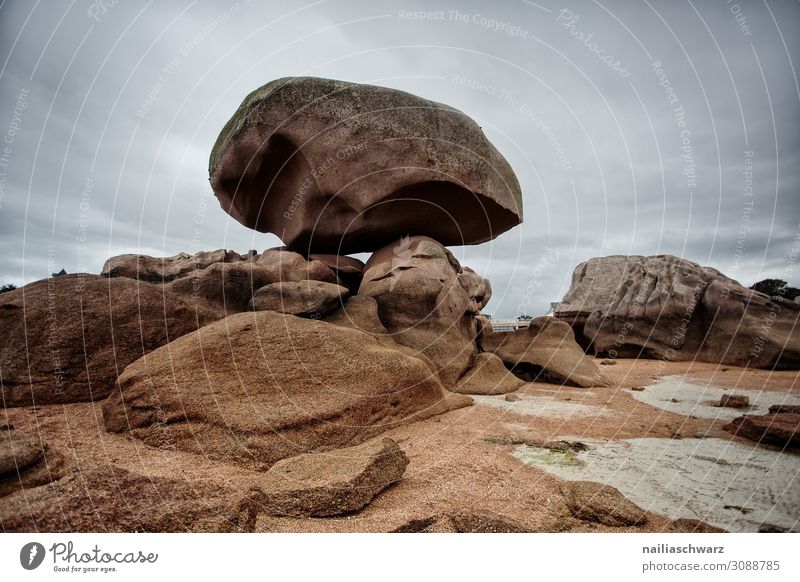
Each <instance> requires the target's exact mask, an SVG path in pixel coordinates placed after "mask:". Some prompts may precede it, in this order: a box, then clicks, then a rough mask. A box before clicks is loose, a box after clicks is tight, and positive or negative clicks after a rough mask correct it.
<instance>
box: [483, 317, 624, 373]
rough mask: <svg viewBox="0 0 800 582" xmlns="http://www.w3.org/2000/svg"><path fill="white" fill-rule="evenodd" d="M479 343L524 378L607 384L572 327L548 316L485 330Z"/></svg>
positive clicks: (485, 350)
mask: <svg viewBox="0 0 800 582" xmlns="http://www.w3.org/2000/svg"><path fill="white" fill-rule="evenodd" d="M479 345H480V348H481V350H483V351H484V352H489V353H492V354H494V355H496V356H497V357H498V358H500V359H501V360H502V361H503V362H504V363H505V365H506V366H507V367H509V368H510V369H511V370H512V371H513V372H514V373H515V374H517V375H518V376H519V377H521V378H523V379H525V380H529V381H533V380H540V381H544V382H554V383H568V384H573V385H576V386H582V387H586V388H588V387H591V386H605V385H607V384H608V383H607V381H606V380H605V379H604V378H603V375H602V373H601V372H600V368H599V367H598V366H597V365H595V363H594V360H593V359H592V358H590V357H588V356H587V355H586V354H585V353H584V352H583V350H582V349H581V347H580V346H579V345H578V344H577V342H576V341H575V335H574V334H573V332H572V328H570V326H569V325H567V324H566V323H564V322H561V321H557V320H556V319H553V318H552V317H537V318H535V319H532V320H531V322H530V325H529V326H528V327H523V328H520V329H518V330H516V331H510V332H490V333H485V334H483V335H482V336H481V338H480V340H479Z"/></svg>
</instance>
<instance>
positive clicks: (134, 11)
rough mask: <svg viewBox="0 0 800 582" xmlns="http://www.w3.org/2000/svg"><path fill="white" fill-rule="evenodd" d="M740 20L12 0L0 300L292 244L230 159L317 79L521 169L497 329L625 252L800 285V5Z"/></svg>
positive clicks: (2, 58) (332, 4)
mask: <svg viewBox="0 0 800 582" xmlns="http://www.w3.org/2000/svg"><path fill="white" fill-rule="evenodd" d="M737 1H738V4H737V3H736V2H733V1H731V2H726V1H725V0H706V1H693V2H689V1H686V2H684V1H675V0H658V1H653V0H649V1H648V0H642V1H638V0H637V1H624V0H620V1H606V2H602V3H601V2H591V1H587V2H575V1H572V0H561V1H560V2H553V1H550V0H541V1H538V2H536V3H534V2H528V1H524V0H520V1H516V0H507V1H504V2H491V3H490V2H463V1H459V2H456V1H455V0H446V1H441V2H436V1H429V2H405V1H400V2H382V1H364V0H360V1H353V0H330V1H318V2H313V3H307V4H306V3H302V2H297V3H290V2H286V1H285V0H282V1H272V2H270V1H264V2H262V1H259V2H252V3H249V2H246V1H244V0H242V1H240V2H233V3H231V2H210V1H207V2H202V1H198V2H188V1H185V2H182V1H174V2H161V3H158V4H157V3H155V2H150V3H147V4H145V3H143V2H132V1H128V0H118V1H117V2H116V3H115V2H114V1H113V0H105V2H103V1H102V0H96V1H95V2H90V1H88V0H75V1H73V2H66V1H64V2H38V1H37V2H34V1H31V0H20V1H5V2H3V3H2V5H0V63H2V69H0V133H2V134H3V137H2V139H3V143H2V144H0V245H2V247H1V248H2V252H0V283H4V282H11V283H15V284H18V285H20V284H23V283H26V282H30V281H33V280H36V279H39V278H42V277H45V276H47V275H48V274H49V273H50V272H51V271H58V270H59V269H61V268H62V267H63V268H65V269H66V270H67V271H68V272H77V271H88V272H95V273H98V272H99V271H100V269H101V267H102V264H103V262H104V261H105V259H106V258H107V257H109V256H112V255H115V254H120V253H144V254H151V255H172V254H175V253H178V252H181V251H186V252H195V251H197V250H210V249H216V248H222V247H225V248H231V249H234V250H237V251H240V252H245V251H246V250H248V249H251V248H255V249H259V250H263V249H266V248H269V247H272V246H276V245H279V244H280V241H279V240H278V239H277V238H276V237H274V236H272V235H269V234H262V233H257V232H255V231H251V230H249V229H247V228H245V227H244V226H242V225H240V224H239V223H238V222H236V221H235V220H234V219H232V218H230V217H229V216H228V215H227V214H225V213H224V212H223V211H222V210H221V209H220V207H219V204H218V203H217V201H216V199H215V198H214V196H213V193H212V192H211V190H210V187H209V183H208V156H209V153H210V151H211V147H212V145H213V143H214V141H215V140H216V137H217V135H218V133H219V131H220V129H221V128H222V126H223V125H224V123H225V122H226V121H227V119H228V118H229V117H230V116H231V114H232V113H233V112H234V110H235V109H236V107H237V106H238V104H239V103H240V101H241V100H242V98H243V97H244V96H245V95H246V94H247V93H248V92H250V91H251V90H253V89H254V88H256V87H259V86H261V85H263V84H264V83H266V82H268V81H270V80H273V79H275V78H278V77H283V76H291V75H311V76H320V77H331V78H337V79H344V80H348V81H355V82H360V83H372V84H377V85H384V86H387V87H395V88H398V89H403V90H405V91H409V92H412V93H415V94H417V95H420V96H423V97H426V98H429V99H433V100H435V101H440V102H443V103H446V104H448V105H451V106H454V107H456V108H459V109H461V110H462V111H464V112H465V113H467V114H468V115H470V116H472V117H473V118H474V119H476V120H477V121H478V123H479V124H480V125H481V127H482V128H483V129H484V131H485V132H486V134H487V136H488V137H489V139H490V140H492V141H493V143H494V144H495V145H496V146H497V148H498V149H499V150H500V151H501V152H502V153H503V155H504V156H505V157H506V158H507V159H508V161H509V162H510V164H511V166H512V167H513V169H514V171H515V172H516V174H517V176H518V177H519V181H520V183H521V185H522V190H523V194H524V209H525V221H524V223H523V224H522V225H521V226H519V227H517V228H515V229H513V230H511V231H509V232H507V233H505V234H503V235H502V236H500V237H499V238H497V239H496V240H494V241H492V242H490V243H485V244H483V245H478V246H469V247H459V248H455V249H453V250H454V252H455V253H456V255H457V256H458V257H459V258H460V259H461V261H462V263H463V264H465V265H469V266H472V267H473V268H474V269H475V270H476V271H478V272H479V273H481V274H483V275H485V276H487V277H489V278H490V280H491V282H492V285H493V288H494V297H493V299H492V301H491V303H490V304H489V306H488V308H487V309H486V310H485V311H487V312H489V313H492V314H493V315H494V316H495V317H511V316H514V315H516V314H518V313H523V312H527V313H530V314H532V315H536V314H541V313H544V312H545V311H546V310H547V307H548V305H549V302H550V301H557V300H558V299H560V298H561V297H562V295H563V294H564V292H565V291H566V289H567V288H568V286H569V280H570V277H571V274H572V271H573V269H574V267H575V266H576V265H577V264H578V263H579V262H581V261H583V260H586V259H588V258H590V257H594V256H601V255H610V254H645V255H650V254H674V255H679V256H682V257H685V258H688V259H690V260H693V261H696V262H698V263H701V264H704V265H710V266H713V267H716V268H717V269H719V270H721V271H723V272H724V273H726V274H727V275H729V276H731V277H733V278H735V279H737V280H739V281H740V282H741V283H743V284H745V285H750V284H752V283H753V282H755V281H757V280H760V279H762V278H764V277H768V276H769V277H779V278H783V279H788V280H789V281H790V283H793V284H795V285H797V284H798V283H800V266H798V265H797V264H796V262H797V260H798V257H797V244H798V243H795V250H794V252H793V250H792V249H793V247H792V245H793V241H794V240H795V239H796V237H798V236H800V226H799V225H798V223H799V222H800V188H799V187H798V186H799V185H798V181H799V178H800V159H798V156H799V155H800V143H799V141H800V90H799V89H798V79H797V72H796V68H795V67H796V65H797V64H798V63H800V35H798V30H800V3H798V2H797V1H789V0H785V1H777V0H769V2H755V1H753V2H749V1H746V0H737ZM420 11H427V14H420ZM2 148H5V149H2ZM748 152H751V153H748ZM750 166H752V175H751V176H750V175H749V174H746V172H747V171H748V169H749V168H750ZM749 178H751V179H752V182H749V181H748V179H749ZM750 186H752V190H750V189H749V187H750ZM198 224H199V228H197V226H198Z"/></svg>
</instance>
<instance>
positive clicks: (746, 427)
mask: <svg viewBox="0 0 800 582" xmlns="http://www.w3.org/2000/svg"><path fill="white" fill-rule="evenodd" d="M773 410H775V412H773ZM722 428H723V429H725V430H727V431H728V432H730V433H732V434H735V435H736V436H740V437H744V438H746V439H749V440H751V441H755V442H757V443H764V444H768V445H772V446H776V447H780V448H782V449H800V411H795V412H781V411H780V408H775V409H773V408H770V413H769V414H758V415H756V414H745V415H744V416H739V417H737V418H734V419H733V420H732V421H731V422H730V423H728V424H726V425H725V426H723V427H722Z"/></svg>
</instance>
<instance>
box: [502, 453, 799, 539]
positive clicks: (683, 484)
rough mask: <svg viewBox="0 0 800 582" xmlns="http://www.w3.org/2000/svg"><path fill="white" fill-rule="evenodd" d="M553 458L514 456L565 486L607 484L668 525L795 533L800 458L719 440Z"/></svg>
mask: <svg viewBox="0 0 800 582" xmlns="http://www.w3.org/2000/svg"><path fill="white" fill-rule="evenodd" d="M582 440H583V442H584V443H586V444H587V445H589V447H590V448H589V450H586V451H578V452H572V451H570V452H569V454H566V455H565V454H554V453H553V452H551V451H547V450H544V449H541V448H538V447H531V446H528V445H520V446H518V447H517V448H516V449H515V450H514V453H513V454H514V456H515V457H517V458H518V459H519V460H521V461H522V462H523V463H525V464H527V465H531V466H535V467H538V468H540V469H542V470H544V471H546V472H548V473H550V474H552V475H555V476H556V477H559V478H561V479H566V480H570V481H574V480H586V481H596V482H599V483H605V484H608V485H612V486H613V487H616V488H617V489H619V490H620V491H621V492H622V493H623V494H624V495H625V496H626V497H627V498H628V499H630V500H631V501H633V502H634V503H637V504H638V505H640V506H641V507H643V508H645V509H648V510H650V511H653V512H656V513H660V514H662V515H665V516H667V517H668V518H670V519H677V518H680V517H686V518H693V519H700V520H702V521H705V522H707V523H710V524H712V525H716V526H718V527H722V528H725V529H726V530H728V531H732V532H755V531H758V529H759V527H760V526H761V525H763V524H771V525H775V526H778V527H780V528H784V529H788V530H791V531H800V456H798V455H793V454H789V453H779V452H776V451H770V450H766V449H758V448H754V447H749V446H746V445H741V444H739V443H734V442H731V441H727V440H724V439H716V438H708V439H682V440H673V439H659V438H640V439H629V440H623V441H614V442H602V441H589V440H586V439H582Z"/></svg>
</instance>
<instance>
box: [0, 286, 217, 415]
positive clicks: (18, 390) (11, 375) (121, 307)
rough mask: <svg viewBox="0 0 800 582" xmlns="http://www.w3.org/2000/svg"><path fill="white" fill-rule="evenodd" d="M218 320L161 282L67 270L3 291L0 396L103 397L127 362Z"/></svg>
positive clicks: (19, 399) (11, 402) (18, 401)
mask: <svg viewBox="0 0 800 582" xmlns="http://www.w3.org/2000/svg"><path fill="white" fill-rule="evenodd" d="M218 318H219V314H218V313H215V312H213V311H212V310H210V309H209V308H207V307H204V306H200V305H191V304H190V303H189V302H188V301H187V300H185V299H184V298H183V297H181V296H180V295H178V294H176V293H171V292H169V291H168V290H167V289H165V288H163V287H162V286H161V285H154V284H151V283H145V282H140V281H136V280H133V279H128V278H125V277H117V278H112V279H107V278H105V277H99V276H97V275H86V274H79V275H65V276H63V277H57V278H50V279H43V280H41V281H36V282H35V283H31V284H30V285H26V286H25V287H22V288H20V289H16V290H14V291H9V292H8V293H3V294H2V295H0V329H2V330H3V334H2V338H0V369H2V376H3V385H2V390H3V401H4V402H5V405H6V406H21V405H30V404H34V403H35V404H37V405H41V404H56V403H68V402H84V401H90V400H100V399H102V398H105V397H106V396H107V395H108V394H109V393H110V392H111V391H112V390H113V389H114V382H115V381H116V379H117V374H118V373H119V372H120V371H122V369H123V368H124V367H125V366H127V365H128V364H130V363H131V362H133V361H134V360H137V359H139V358H141V357H142V356H143V355H144V354H146V353H148V352H150V351H151V350H154V349H155V348H157V347H159V346H162V345H164V344H165V343H167V342H168V341H170V340H173V339H175V338H178V337H180V336H181V335H183V334H185V333H188V332H190V331H194V330H196V329H197V328H198V327H201V326H203V325H205V324H207V323H210V322H212V321H215V320H216V319H218Z"/></svg>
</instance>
